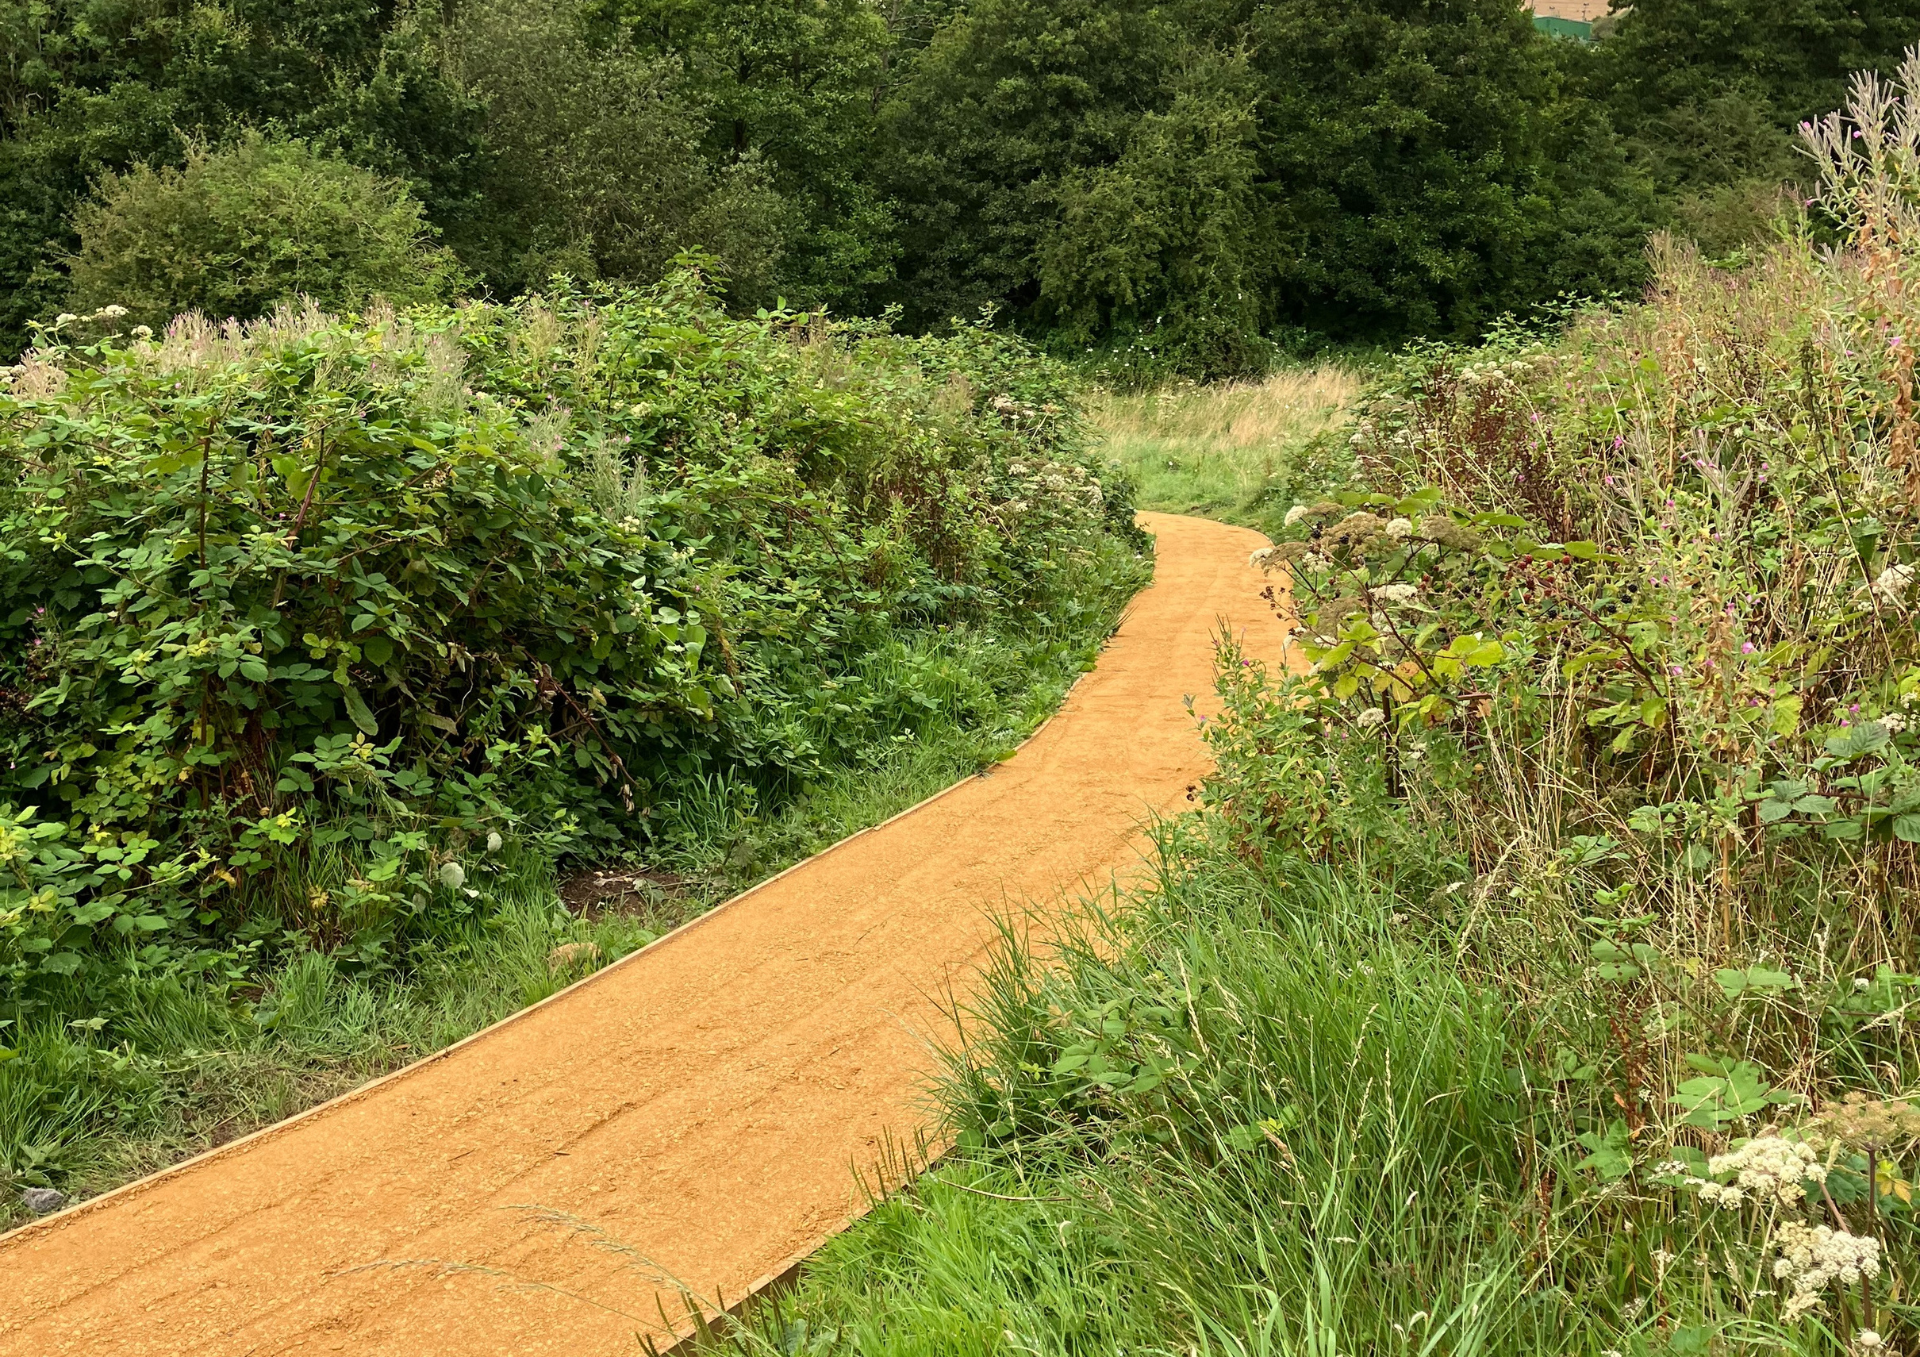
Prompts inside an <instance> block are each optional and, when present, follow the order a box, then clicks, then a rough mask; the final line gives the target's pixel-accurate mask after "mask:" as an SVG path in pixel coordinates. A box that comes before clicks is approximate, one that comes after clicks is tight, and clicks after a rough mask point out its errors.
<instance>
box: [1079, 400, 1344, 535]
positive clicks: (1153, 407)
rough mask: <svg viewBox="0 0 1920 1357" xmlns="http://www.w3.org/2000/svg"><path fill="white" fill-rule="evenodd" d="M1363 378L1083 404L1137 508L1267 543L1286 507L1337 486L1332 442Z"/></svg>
mask: <svg viewBox="0 0 1920 1357" xmlns="http://www.w3.org/2000/svg"><path fill="white" fill-rule="evenodd" d="M1365 381H1366V377H1365V373H1364V372H1363V371H1362V369H1361V368H1360V367H1358V366H1356V365H1352V364H1345V363H1322V364H1318V365H1316V366H1312V367H1300V368H1292V369H1287V370H1284V371H1281V372H1277V373H1274V374H1273V375H1272V376H1269V377H1267V378H1265V379H1264V380H1261V381H1257V382H1229V383H1222V384H1220V385H1216V386H1201V385H1197V384H1193V383H1182V384H1179V385H1176V386H1170V387H1166V388H1163V389H1161V390H1157V391H1113V392H1105V393H1102V394H1100V395H1099V396H1097V397H1096V398H1095V399H1093V400H1092V401H1091V402H1089V405H1088V416H1089V420H1090V422H1091V423H1092V425H1093V427H1094V428H1095V429H1096V430H1098V431H1099V433H1100V434H1101V435H1102V437H1103V438H1104V439H1105V443H1104V445H1103V451H1104V452H1105V453H1106V455H1107V456H1108V457H1109V458H1111V459H1112V460H1113V461H1115V462H1118V463H1119V464H1120V465H1122V466H1124V467H1126V468H1127V469H1128V471H1129V472H1131V473H1132V475H1133V477H1134V480H1135V481H1136V483H1137V484H1138V486H1139V503H1140V507H1141V508H1143V509H1159V510H1162V511H1164V512H1167V513H1179V514H1199V515H1202V516H1204V517H1207V518H1217V519H1219V520H1221V521H1222V522H1226V523H1237V524H1240V525H1242V526H1244V527H1250V528H1258V529H1260V530H1261V531H1262V532H1265V533H1267V534H1268V535H1269V536H1275V535H1277V533H1278V530H1279V528H1280V526H1281V524H1282V521H1283V519H1284V518H1285V516H1286V512H1287V510H1288V508H1289V507H1291V506H1292V505H1293V503H1294V502H1295V501H1296V500H1298V499H1304V498H1317V497H1318V496H1319V494H1320V492H1321V491H1322V490H1324V489H1325V488H1326V487H1328V486H1330V485H1333V484H1335V483H1338V482H1339V481H1341V480H1343V479H1345V476H1346V472H1347V468H1348V467H1349V466H1350V464H1351V460H1352V459H1351V456H1350V455H1349V452H1348V449H1347V444H1346V443H1345V441H1344V440H1343V439H1342V438H1341V437H1340V436H1339V430H1340V429H1341V427H1342V426H1343V425H1344V423H1345V421H1346V417H1347V411H1348V409H1349V407H1350V406H1351V405H1352V404H1353V402H1354V401H1355V400H1356V399H1357V398H1358V397H1359V395H1360V392H1361V390H1362V388H1363V387H1364V385H1365Z"/></svg>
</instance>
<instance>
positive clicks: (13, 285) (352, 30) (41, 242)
mask: <svg viewBox="0 0 1920 1357" xmlns="http://www.w3.org/2000/svg"><path fill="white" fill-rule="evenodd" d="M433 38H434V34H433V29H432V25H431V24H429V23H428V22H426V20H425V18H424V16H423V14H422V13H421V12H420V11H419V10H417V9H415V8H413V7H407V6H399V7H388V6H377V5H367V4H364V3H362V2H361V0H288V2H287V3H281V2H280V0H273V2H272V3H262V2H261V0H230V2H229V3H226V4H220V5H209V4H200V3H187V0H136V2H135V3H131V4H122V3H118V2H117V0H115V2H114V3H105V2H103V0H61V2H60V3H54V4H33V5H14V6H10V7H9V8H8V9H7V10H6V12H5V15H4V16H3V17H0V46H3V47H4V51H5V60H4V61H0V145H3V146H4V152H3V153H0V357H8V358H10V357H11V356H12V355H14V354H16V353H18V352H19V351H20V349H21V348H22V347H23V346H24V345H25V343H26V339H27V335H26V325H27V322H28V321H29V320H33V319H36V318H38V319H47V318H50V317H51V316H52V315H53V314H54V313H55V312H56V311H59V310H60V309H62V307H63V305H64V302H65V296H66V293H67V290H68V282H67V279H66V275H65V265H64V260H65V258H66V257H67V256H69V255H71V254H72V253H73V251H74V249H75V248H76V247H77V246H78V244H79V241H78V238H77V235H76V232H75V229H74V225H73V212H74V209H75V207H76V205H77V204H78V203H79V202H80V201H81V200H83V199H84V198H85V197H86V195H87V194H88V193H89V192H90V191H91V189H92V187H93V185H94V184H95V182H96V181H97V180H98V179H99V178H100V177H101V176H102V175H104V174H107V173H110V172H111V173H122V172H126V171H128V170H131V169H132V168H133V167H134V166H136V165H140V164H149V165H153V166H156V167H158V166H165V165H173V166H178V165H180V164H182V163H183V162H184V161H185V158H186V155H187V151H188V147H189V146H190V145H191V144H193V143H195V142H199V143H204V144H206V145H208V146H217V145H221V144H224V143H225V142H226V141H227V140H228V139H229V138H230V136H232V135H233V134H234V133H235V132H237V131H238V130H240V129H242V128H244V127H248V126H252V127H260V128H264V127H266V126H267V125H269V124H271V125H272V127H273V128H274V129H275V132H276V135H279V136H282V137H285V136H292V137H297V138H304V139H306V140H307V141H308V142H310V143H311V144H312V145H313V146H314V147H316V148H318V149H326V150H337V151H340V152H342V153H343V154H345V156H346V158H348V159H350V160H352V161H353V162H354V163H356V164H360V165H363V166H365V167H367V168H370V169H372V170H374V171H375V172H376V173H378V174H380V175H382V176H384V177H387V178H393V179H399V180H402V181H404V182H405V183H406V184H407V185H408V186H409V188H410V190H411V191H412V192H413V194H414V196H415V197H416V198H418V199H419V200H420V201H421V202H422V203H424V204H425V206H426V210H427V214H428V216H429V218H430V219H431V220H433V221H434V222H435V223H436V224H438V225H448V224H450V223H451V222H452V221H454V220H455V219H456V218H460V217H461V216H462V214H465V213H470V212H477V211H479V210H480V205H479V204H478V203H477V202H476V201H475V200H474V196H473V195H474V193H475V189H476V184H475V181H474V171H475V169H476V167H477V164H478V162H479V160H480V158H481V150H480V116H481V110H480V108H479V106H478V105H477V104H476V103H475V101H474V100H473V99H472V98H471V97H470V96H469V95H468V94H466V93H465V92H464V91H463V90H461V89H460V88H459V87H458V86H457V85H455V84H453V83H452V82H450V81H449V80H448V79H447V77H446V73H445V71H444V68H443V62H442V60H441V58H440V55H439V53H438V52H437V51H436V50H435V49H434V41H433ZM356 300H357V299H356Z"/></svg>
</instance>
